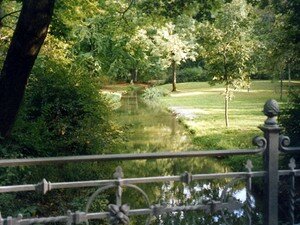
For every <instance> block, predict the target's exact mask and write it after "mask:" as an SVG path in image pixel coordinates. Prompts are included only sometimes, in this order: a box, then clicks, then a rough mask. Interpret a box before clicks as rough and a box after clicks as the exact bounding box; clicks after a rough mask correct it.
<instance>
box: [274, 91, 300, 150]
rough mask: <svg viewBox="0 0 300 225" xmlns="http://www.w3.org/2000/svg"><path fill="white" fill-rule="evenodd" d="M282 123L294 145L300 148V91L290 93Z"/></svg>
mask: <svg viewBox="0 0 300 225" xmlns="http://www.w3.org/2000/svg"><path fill="white" fill-rule="evenodd" d="M279 119H280V123H281V124H282V126H283V127H284V128H285V134H287V135H288V136H289V137H290V139H291V142H292V144H295V145H297V146H300V90H299V89H298V90H296V89H294V90H291V91H290V92H289V100H288V103H287V104H286V105H285V107H284V108H283V110H282V113H281V114H280V118H279Z"/></svg>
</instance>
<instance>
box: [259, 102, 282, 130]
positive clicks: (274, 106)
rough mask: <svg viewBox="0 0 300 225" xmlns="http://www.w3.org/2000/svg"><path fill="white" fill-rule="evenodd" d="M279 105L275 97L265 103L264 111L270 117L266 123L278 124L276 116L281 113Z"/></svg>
mask: <svg viewBox="0 0 300 225" xmlns="http://www.w3.org/2000/svg"><path fill="white" fill-rule="evenodd" d="M279 111H280V110H279V105H278V102H277V101H276V100H274V99H269V100H268V101H267V102H266V103H265V105H264V110H263V113H264V114H265V115H266V116H267V117H268V119H267V120H266V121H265V125H269V126H270V125H271V126H277V122H276V119H275V117H276V116H278V114H279Z"/></svg>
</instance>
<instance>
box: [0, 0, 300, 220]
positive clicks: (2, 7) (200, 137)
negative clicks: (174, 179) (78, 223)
mask: <svg viewBox="0 0 300 225" xmlns="http://www.w3.org/2000/svg"><path fill="white" fill-rule="evenodd" d="M37 12H38V13H37ZM299 13H300V4H299V1H298V0H289V1H284V0H274V1H267V0H262V1H258V0H214V1H202V0H186V1H167V0H143V1H135V0H120V1H115V0H89V1H86V0H67V1H54V0H39V4H37V3H36V0H23V1H22V0H0V68H1V74H0V133H1V139H0V141H1V142H0V157H1V158H22V157H49V156H62V155H87V154H106V153H120V152H122V148H121V147H122V146H123V143H124V142H126V140H127V138H128V135H127V133H128V132H127V131H128V129H130V126H126V125H124V124H119V123H117V122H116V120H115V119H114V118H115V117H114V116H115V115H114V114H115V109H116V108H117V107H118V104H117V103H116V102H118V101H119V100H120V97H119V94H120V93H121V94H123V93H128V92H130V91H136V90H139V91H141V92H143V94H142V96H143V98H144V99H145V101H146V102H147V104H150V105H151V102H152V103H153V102H155V103H156V104H155V105H154V108H160V107H163V108H165V109H168V110H169V113H172V112H173V113H174V114H176V113H177V112H176V111H173V109H174V107H180V108H182V109H186V110H189V112H192V114H193V117H192V118H190V117H188V116H187V117H185V115H183V116H179V117H178V120H179V122H181V123H182V124H183V125H184V126H185V127H186V129H187V130H188V131H189V133H190V134H191V137H192V139H193V140H192V142H193V143H194V145H195V146H197V148H198V149H234V148H249V147H251V142H250V140H251V137H253V136H255V135H256V134H257V129H256V127H257V126H258V125H260V124H261V123H262V122H263V121H264V116H263V115H262V114H261V109H262V108H263V104H264V102H265V101H266V100H267V99H269V98H275V99H277V100H279V101H280V106H281V107H282V108H283V110H282V115H281V116H280V122H281V124H282V126H284V127H285V131H286V133H288V134H289V135H290V137H291V138H292V139H294V140H298V141H299V135H300V133H299V127H300V118H299V115H300V113H299V110H300V109H299V104H300V103H299V100H300V96H299V86H300V84H299V79H300V75H299V74H300V68H299V54H300V51H299V37H300V34H299V30H300V29H299V24H300V21H299ZM28 15H30V16H28ZM46 36H47V37H46ZM119 84H121V85H119ZM124 84H126V85H124ZM150 86H151V87H150ZM152 86H155V87H152ZM107 87H110V89H109V92H108V94H107V92H105V91H103V90H104V89H105V90H106V89H108V88H107ZM141 87H142V88H141ZM111 92H113V93H111ZM157 103H159V104H157ZM229 106H230V107H229ZM151 107H153V104H152V106H151ZM152 110H154V109H152ZM148 120H149V121H151V119H148ZM224 121H225V122H224ZM229 121H230V122H229ZM246 140H247V141H246ZM295 144H299V142H298V143H297V141H295ZM235 160H237V158H235V159H232V160H228V161H227V162H226V163H224V164H226V165H222V166H227V167H228V168H229V169H233V168H234V169H241V168H240V167H241V164H239V165H238V164H237V163H236V161H235ZM142 164H143V163H141V165H137V167H139V166H141V167H142V166H143V165H142ZM220 164H222V163H220ZM114 166H115V165H114V164H113V163H112V164H105V165H104V166H103V165H99V164H89V165H79V166H71V165H66V166H62V167H59V168H55V167H46V168H40V169H38V168H32V169H30V168H27V167H24V168H0V173H1V175H0V184H1V185H11V184H14V183H36V182H39V181H40V180H41V178H43V177H44V176H47V177H49V179H52V180H54V181H66V180H69V181H71V180H78V179H82V178H80V176H81V175H82V176H84V179H85V180H87V179H101V178H106V179H107V178H108V177H110V176H109V175H108V174H110V173H111V172H112V170H113V168H114ZM159 166H160V167H161V168H169V169H171V170H172V169H173V167H174V165H173V164H171V163H169V162H162V163H161V164H160V165H159ZM193 166H194V169H195V170H196V169H198V167H200V166H199V165H197V163H196V162H195V163H193ZM257 166H259V162H257ZM152 167H153V168H152ZM152 167H151V169H149V173H151V171H156V167H157V165H153V166H152ZM182 167H184V166H182ZM220 167H221V166H219V165H218V163H216V164H215V166H214V169H215V171H218V172H219V171H221V170H222V168H223V167H222V168H220ZM227 167H226V168H227ZM78 168H80V172H76V171H78ZM127 168H128V170H129V171H130V170H133V171H132V173H134V172H136V173H138V171H136V170H135V169H132V168H131V169H130V166H129V165H128V166H127ZM134 170H135V171H134ZM161 170H162V172H163V173H165V171H163V169H161ZM186 170H188V169H186ZM90 171H93V172H90ZM141 171H142V169H141ZM157 189H159V187H157ZM89 193H91V191H87V190H80V191H79V190H78V191H70V192H54V193H50V194H49V195H47V196H46V197H40V196H38V197H34V195H33V194H32V195H31V194H29V195H26V196H25V195H23V194H12V195H1V197H0V209H1V210H2V208H5V209H4V210H3V211H2V213H3V214H5V215H15V214H16V213H17V211H16V210H18V209H20V208H21V211H22V213H23V214H24V215H29V216H43V215H49V214H48V212H49V211H52V213H56V212H57V213H62V212H63V210H66V209H67V208H68V209H74V210H77V209H78V208H77V207H78V206H79V205H80V203H79V202H80V201H82V199H83V196H86V195H88V194H89ZM153 195H154V194H153ZM28 196H29V197H28ZM54 196H55V198H57V199H60V200H62V201H63V200H66V201H64V202H68V203H65V204H62V203H61V204H57V205H55V204H54V205H52V206H49V205H48V204H47V202H48V201H49V199H51V198H53V197H54ZM74 196H75V197H74ZM104 197H106V196H103V199H102V198H101V199H99V201H98V202H97V204H96V205H95V206H94V207H95V208H97V207H98V208H99V207H100V208H103V207H105V206H104V205H105V203H106V200H105V199H104ZM37 199H38V201H39V204H38V205H37V206H31V205H30V204H31V202H34V201H36V200H37ZM14 202H17V203H18V204H17V205H15V204H14ZM9 204H10V205H12V207H10V208H6V207H4V206H5V205H9ZM28 205H29V206H28ZM51 207H52V208H51Z"/></svg>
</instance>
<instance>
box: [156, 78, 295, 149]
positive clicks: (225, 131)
mask: <svg viewBox="0 0 300 225" xmlns="http://www.w3.org/2000/svg"><path fill="white" fill-rule="evenodd" d="M290 85H291V86H298V87H300V82H293V83H291V84H290ZM288 86H289V85H288V83H287V82H285V83H284V92H283V98H282V100H280V83H279V82H278V81H277V82H271V81H253V82H252V85H251V87H250V90H247V89H241V90H234V93H233V99H232V101H230V103H229V123H230V126H229V128H226V126H225V119H224V96H223V95H222V92H223V89H224V88H223V86H222V85H214V86H210V85H209V84H208V83H207V82H193V83H180V84H178V86H177V88H178V92H174V93H172V92H170V94H169V95H167V96H164V97H162V98H161V102H162V104H163V105H165V106H167V107H169V108H177V109H180V111H181V112H182V111H183V112H184V110H186V111H187V112H189V113H191V112H193V113H194V116H193V117H192V119H191V117H190V118H189V117H185V116H184V113H181V115H182V117H181V118H180V121H181V122H182V123H183V124H184V125H185V126H186V128H187V129H188V130H189V131H190V133H192V134H194V144H196V145H197V146H198V147H199V149H234V148H251V147H252V137H254V136H256V135H258V134H261V131H260V130H259V129H258V128H257V127H258V126H259V125H261V124H263V123H264V120H265V119H266V117H265V116H264V115H263V113H262V109H263V106H264V104H265V102H266V101H267V100H268V99H271V98H272V99H275V100H277V101H278V102H279V104H280V105H282V104H284V102H285V101H286V100H287V90H288ZM159 88H160V89H161V90H163V91H164V92H167V91H168V90H171V86H170V85H169V84H167V85H163V86H160V87H159ZM179 116H180V115H179Z"/></svg>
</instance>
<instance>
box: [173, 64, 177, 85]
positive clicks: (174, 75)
mask: <svg viewBox="0 0 300 225" xmlns="http://www.w3.org/2000/svg"><path fill="white" fill-rule="evenodd" d="M172 77H173V82H172V86H173V88H172V91H177V88H176V62H175V61H172Z"/></svg>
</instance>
